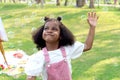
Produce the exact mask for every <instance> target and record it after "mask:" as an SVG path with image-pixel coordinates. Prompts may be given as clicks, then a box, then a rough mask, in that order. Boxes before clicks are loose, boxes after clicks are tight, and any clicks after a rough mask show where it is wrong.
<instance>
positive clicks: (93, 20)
mask: <svg viewBox="0 0 120 80" xmlns="http://www.w3.org/2000/svg"><path fill="white" fill-rule="evenodd" d="M97 20H98V16H97V15H96V13H95V12H89V13H88V19H87V21H88V24H89V25H90V27H96V25H97Z"/></svg>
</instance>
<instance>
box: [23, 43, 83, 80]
mask: <svg viewBox="0 0 120 80" xmlns="http://www.w3.org/2000/svg"><path fill="white" fill-rule="evenodd" d="M64 48H65V51H66V55H67V57H66V58H67V61H68V65H69V68H70V71H71V73H72V70H71V69H72V68H71V67H72V65H71V59H76V58H78V57H80V55H81V54H82V52H83V49H84V44H83V43H81V42H78V41H76V42H75V43H74V44H73V45H72V46H64ZM48 54H49V58H50V64H51V63H56V62H59V61H61V60H63V56H62V53H61V51H60V49H57V50H53V51H48ZM25 73H26V74H27V75H29V76H39V75H42V78H43V80H47V74H46V69H45V57H44V55H43V51H42V50H40V51H38V52H37V53H35V54H33V55H31V56H30V57H29V60H28V62H27V64H26V66H25Z"/></svg>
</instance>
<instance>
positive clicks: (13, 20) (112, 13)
mask: <svg viewBox="0 0 120 80" xmlns="http://www.w3.org/2000/svg"><path fill="white" fill-rule="evenodd" d="M0 5H1V6H0V17H1V18H2V20H3V23H4V26H5V29H6V32H7V35H8V38H9V41H8V42H4V43H3V45H4V49H5V51H10V50H17V49H22V50H24V51H25V52H26V53H27V54H28V55H31V54H33V53H35V52H36V51H37V50H36V48H35V45H34V43H33V42H32V39H31V31H32V30H33V29H36V28H38V27H39V26H40V25H42V24H43V18H44V16H46V15H47V16H51V17H57V16H62V17H63V20H62V22H63V23H64V24H65V25H66V26H67V27H68V28H69V29H70V30H71V31H72V32H73V33H74V34H75V36H76V39H77V40H79V41H81V42H84V41H85V39H86V36H87V32H88V29H89V26H88V24H87V21H86V19H87V12H89V11H95V12H97V14H98V16H99V20H98V26H97V28H96V35H95V40H94V44H93V48H92V50H90V51H88V52H85V53H84V54H83V55H82V56H81V57H80V58H78V59H76V60H73V61H72V64H73V67H72V68H73V80H120V16H119V15H120V9H119V8H113V7H100V8H96V9H88V8H87V7H83V8H75V7H73V6H69V7H63V6H61V7H56V6H54V5H46V6H45V7H44V8H41V7H38V6H35V5H33V6H27V5H24V4H0ZM25 77H26V75H21V76H19V77H16V78H14V77H11V76H8V75H5V74H1V75H0V80H25Z"/></svg>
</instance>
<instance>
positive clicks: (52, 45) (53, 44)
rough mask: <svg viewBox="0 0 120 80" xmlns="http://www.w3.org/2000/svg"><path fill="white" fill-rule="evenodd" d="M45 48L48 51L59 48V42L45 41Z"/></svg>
mask: <svg viewBox="0 0 120 80" xmlns="http://www.w3.org/2000/svg"><path fill="white" fill-rule="evenodd" d="M46 48H47V50H48V51H52V50H56V49H58V48H59V44H58V43H57V44H56V43H52V44H50V43H46Z"/></svg>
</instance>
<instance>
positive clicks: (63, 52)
mask: <svg viewBox="0 0 120 80" xmlns="http://www.w3.org/2000/svg"><path fill="white" fill-rule="evenodd" d="M42 50H43V52H44V53H43V54H44V56H45V61H46V62H47V63H49V62H50V58H49V54H48V51H47V49H46V47H44V48H43V49H42ZM60 50H61V52H62V56H63V57H64V58H66V52H65V48H64V47H60Z"/></svg>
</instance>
